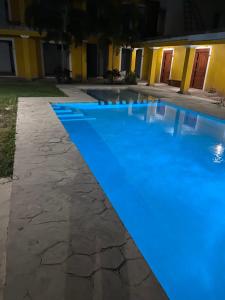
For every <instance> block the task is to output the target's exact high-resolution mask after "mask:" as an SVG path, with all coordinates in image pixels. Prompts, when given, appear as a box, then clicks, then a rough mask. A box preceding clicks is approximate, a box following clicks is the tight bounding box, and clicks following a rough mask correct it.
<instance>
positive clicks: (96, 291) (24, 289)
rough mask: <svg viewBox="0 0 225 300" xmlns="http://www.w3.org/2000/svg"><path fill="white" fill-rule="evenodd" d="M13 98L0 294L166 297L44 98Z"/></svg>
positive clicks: (16, 297)
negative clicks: (14, 111)
mask: <svg viewBox="0 0 225 300" xmlns="http://www.w3.org/2000/svg"><path fill="white" fill-rule="evenodd" d="M74 95H75V96H74V97H73V98H71V97H69V98H60V99H59V98H20V99H19V105H18V119H17V138H16V154H15V165H14V181H13V185H12V195H11V207H10V220H9V229H8V244H7V269H6V287H5V291H4V300H22V299H23V300H24V299H25V300H30V299H32V300H50V299H54V300H63V299H66V300H72V299H76V300H79V299H82V300H83V299H85V300H89V299H92V300H93V299H95V300H101V299H107V300H110V299H113V300H114V299H121V300H122V299H123V300H125V299H131V300H137V299H140V300H141V299H143V300H144V299H154V300H157V299H158V300H163V299H167V296H166V294H165V293H164V291H163V289H162V288H161V286H160V284H159V283H158V282H157V280H156V278H155V277H154V275H153V273H152V272H151V269H150V268H149V266H148V265H147V264H146V262H145V260H144V259H143V257H142V255H141V254H140V252H139V251H138V249H137V247H136V245H135V243H134V241H133V240H132V238H131V237H130V235H129V233H128V232H127V231H126V229H125V228H124V226H123V224H122V223H121V221H120V220H119V218H118V216H117V214H116V213H115V211H114V209H113V208H112V206H111V204H110V202H109V200H108V199H107V198H106V196H105V194H104V192H103V191H102V189H101V187H100V186H99V185H98V183H97V181H96V179H95V178H94V176H93V175H92V173H91V172H90V170H89V168H88V166H87V165H86V163H85V162H84V161H83V159H82V157H81V155H80V153H79V151H78V150H77V148H76V146H74V145H73V144H72V143H71V141H70V140H69V139H68V135H67V133H66V132H65V130H64V128H63V126H62V125H61V123H60V122H59V120H58V118H57V117H56V115H55V113H54V112H53V110H52V108H51V106H50V104H49V103H50V102H70V101H72V102H75V101H79V102H80V101H93V98H91V97H89V96H87V95H86V94H85V93H83V92H80V91H78V90H76V89H75V90H74Z"/></svg>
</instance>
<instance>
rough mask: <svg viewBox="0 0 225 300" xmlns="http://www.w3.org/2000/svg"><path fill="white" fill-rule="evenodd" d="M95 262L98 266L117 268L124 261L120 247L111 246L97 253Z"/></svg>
mask: <svg viewBox="0 0 225 300" xmlns="http://www.w3.org/2000/svg"><path fill="white" fill-rule="evenodd" d="M95 262H96V265H97V266H98V267H101V268H106V269H112V270H116V269H118V268H119V267H120V265H121V264H122V263H123V262H124V257H123V256H122V254H121V252H120V249H119V248H110V249H107V250H105V251H102V252H100V253H98V254H96V257H95Z"/></svg>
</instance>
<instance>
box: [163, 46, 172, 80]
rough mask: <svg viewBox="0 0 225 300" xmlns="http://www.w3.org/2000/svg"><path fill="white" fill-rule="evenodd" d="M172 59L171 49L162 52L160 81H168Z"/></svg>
mask: <svg viewBox="0 0 225 300" xmlns="http://www.w3.org/2000/svg"><path fill="white" fill-rule="evenodd" d="M172 59H173V50H165V51H164V52H163V59H162V68H161V78H160V82H163V83H167V84H168V83H169V79H170V71H171V65H172Z"/></svg>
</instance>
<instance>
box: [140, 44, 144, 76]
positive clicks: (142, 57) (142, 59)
mask: <svg viewBox="0 0 225 300" xmlns="http://www.w3.org/2000/svg"><path fill="white" fill-rule="evenodd" d="M140 49H141V51H142V54H141V69H140V80H142V72H143V62H144V48H140Z"/></svg>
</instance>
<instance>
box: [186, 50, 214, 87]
mask: <svg viewBox="0 0 225 300" xmlns="http://www.w3.org/2000/svg"><path fill="white" fill-rule="evenodd" d="M209 53H210V49H208V48H205V49H196V53H195V59H194V65H193V71H192V76H191V85H190V87H191V88H195V89H203V87H204V82H205V75H206V70H207V66H208V61H209Z"/></svg>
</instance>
